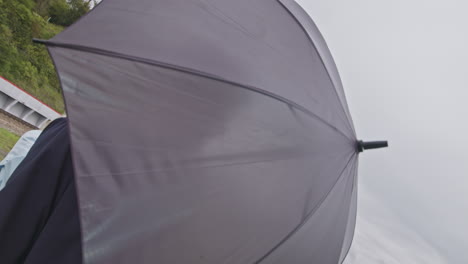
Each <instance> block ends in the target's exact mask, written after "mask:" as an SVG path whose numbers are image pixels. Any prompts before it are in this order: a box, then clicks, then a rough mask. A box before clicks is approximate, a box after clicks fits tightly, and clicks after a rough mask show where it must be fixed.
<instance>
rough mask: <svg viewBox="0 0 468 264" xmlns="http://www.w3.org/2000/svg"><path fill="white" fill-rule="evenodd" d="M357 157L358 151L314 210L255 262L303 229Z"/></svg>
mask: <svg viewBox="0 0 468 264" xmlns="http://www.w3.org/2000/svg"><path fill="white" fill-rule="evenodd" d="M355 157H356V153H355V152H353V153H352V155H351V157H350V158H349V160H348V162H347V163H346V165H345V166H344V168H343V170H342V171H341V173H340V176H339V177H338V179H336V181H335V183H334V184H333V186H332V187H331V188H330V190H328V192H327V194H326V195H324V196H323V197H322V199H321V200H320V202H319V203H318V204H317V205H316V206H315V207H314V208H313V209H312V211H310V213H309V214H308V215H307V216H306V217H305V218H303V220H302V221H301V222H300V223H299V224H298V225H297V226H296V227H295V228H294V229H293V230H292V231H291V232H289V233H288V234H287V235H286V236H285V237H284V238H283V239H282V240H281V241H280V242H278V244H276V245H275V246H274V247H273V248H272V249H270V250H269V251H268V252H267V253H266V254H265V255H263V256H262V257H261V258H259V259H258V260H257V261H255V262H254V263H255V264H259V263H261V262H262V261H263V260H265V259H266V258H267V257H268V256H270V255H271V254H272V253H273V252H274V251H275V250H277V249H278V248H279V247H280V246H281V245H283V244H284V243H285V242H286V241H288V240H289V239H290V238H291V237H292V236H293V235H295V234H296V233H297V232H298V231H299V229H301V228H302V227H303V226H304V225H305V224H306V223H307V221H309V219H310V218H311V217H312V216H313V215H314V214H315V212H316V211H317V210H318V209H319V208H320V206H322V204H323V203H324V202H325V200H326V199H327V197H328V196H329V195H330V193H331V192H332V191H333V189H335V186H336V185H337V184H338V182H339V181H340V179H341V178H342V177H343V174H344V172H345V170H346V168H348V166H349V164H351V161H352V160H353V158H355Z"/></svg>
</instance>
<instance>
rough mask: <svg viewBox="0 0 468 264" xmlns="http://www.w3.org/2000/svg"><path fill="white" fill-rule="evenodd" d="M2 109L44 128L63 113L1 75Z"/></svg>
mask: <svg viewBox="0 0 468 264" xmlns="http://www.w3.org/2000/svg"><path fill="white" fill-rule="evenodd" d="M0 109H1V110H3V111H5V112H7V113H9V114H11V115H13V116H15V117H17V118H19V119H20V120H22V121H24V122H26V123H28V124H30V125H31V126H33V127H35V128H42V127H43V126H44V125H46V124H47V123H48V122H49V121H51V120H54V119H56V118H59V117H60V116H61V115H60V114H59V113H57V112H56V111H55V110H53V109H52V108H50V107H49V106H47V105H46V104H44V103H43V102H41V101H39V100H38V99H36V98H35V97H33V96H31V95H30V94H28V93H27V92H25V91H24V90H22V89H20V88H19V87H17V86H15V85H14V84H12V83H11V82H9V81H8V80H6V79H5V78H3V77H1V76H0Z"/></svg>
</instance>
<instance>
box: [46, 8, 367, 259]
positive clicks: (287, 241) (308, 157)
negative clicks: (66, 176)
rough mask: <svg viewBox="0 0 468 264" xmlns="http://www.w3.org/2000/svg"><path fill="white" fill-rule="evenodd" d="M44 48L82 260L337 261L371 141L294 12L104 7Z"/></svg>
mask: <svg viewBox="0 0 468 264" xmlns="http://www.w3.org/2000/svg"><path fill="white" fill-rule="evenodd" d="M42 42H43V43H45V44H46V45H47V46H48V48H49V51H50V54H51V56H52V58H53V60H54V62H55V65H56V68H57V71H58V74H59V78H60V82H61V85H62V89H63V92H64V97H65V101H66V106H67V114H68V117H69V124H70V135H71V143H72V158H73V164H74V169H75V178H76V183H77V193H78V202H79V210H80V222H81V229H82V244H83V245H82V246H83V252H84V255H83V259H84V262H85V263H325V264H327V263H340V262H342V261H343V259H344V257H345V256H346V253H347V250H348V249H349V246H350V244H351V239H352V235H353V230H354V224H355V216H356V170H357V156H358V155H357V154H358V151H359V150H360V149H359V148H358V146H360V147H361V148H365V147H366V145H365V144H359V143H358V141H357V140H356V134H355V132H354V128H353V124H352V121H351V117H350V114H349V110H348V106H347V104H346V100H345V96H344V91H343V88H342V84H341V81H340V78H339V75H338V71H337V69H336V66H335V64H334V62H333V59H332V57H331V54H330V52H329V50H328V48H327V46H326V44H325V42H324V40H323V38H322V36H321V35H320V33H319V31H318V29H317V28H316V26H315V25H314V23H313V22H312V20H311V19H310V18H309V16H308V15H307V14H306V13H305V12H304V11H303V10H302V9H301V7H300V6H299V5H297V4H296V3H295V2H294V1H291V0H279V1H272V0H259V1H250V0H238V1H230V0H216V1H215V0H196V1H187V0H160V1H155V0H138V1H132V2H131V3H129V2H128V1H125V0H106V1H103V2H102V3H101V4H99V5H98V6H97V7H96V8H95V9H93V10H92V11H91V12H90V13H89V14H88V15H86V16H85V17H84V18H82V19H80V20H79V21H78V22H77V23H75V24H74V25H72V26H71V27H69V28H68V29H66V30H65V31H64V32H62V33H61V34H59V35H57V36H56V37H54V38H53V39H52V40H49V41H42ZM367 147H369V146H367Z"/></svg>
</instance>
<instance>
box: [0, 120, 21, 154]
mask: <svg viewBox="0 0 468 264" xmlns="http://www.w3.org/2000/svg"><path fill="white" fill-rule="evenodd" d="M18 139H19V137H18V136H17V135H15V134H13V133H11V132H10V131H8V130H6V129H4V128H0V160H2V159H3V158H4V157H5V156H6V154H8V152H10V150H11V149H12V148H13V146H15V144H16V142H17V141H18Z"/></svg>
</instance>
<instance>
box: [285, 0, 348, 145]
mask: <svg viewBox="0 0 468 264" xmlns="http://www.w3.org/2000/svg"><path fill="white" fill-rule="evenodd" d="M277 1H278V2H279V3H280V5H281V6H282V7H283V8H284V9H285V10H286V11H287V12H288V13H289V14H290V15H291V17H293V18H294V20H295V21H296V23H297V24H298V25H299V26H300V27H301V29H302V30H303V31H304V33H305V34H306V35H307V38H308V39H309V41H310V42H311V44H312V46H313V47H314V49H315V51H316V52H317V55H318V57H319V59H320V62H322V65H323V66H324V68H325V71H326V72H327V75H328V78H329V79H330V82H331V83H332V85H333V91H334V92H335V94H336V96H337V97H338V101H339V102H340V106H341V109H342V110H343V112H344V114H345V116H346V117H347V120H346V121H347V122H346V123H347V125H348V128H350V129H351V132H352V133H353V134H354V136H356V131H355V130H354V127H353V125H352V121H351V120H352V118H351V115H350V114H349V112H348V111H346V109H345V107H344V105H343V102H342V101H341V99H340V96H339V95H338V92H337V91H336V87H335V83H334V82H333V78H332V77H331V75H330V71H329V69H328V67H327V66H326V64H325V61H324V60H323V57H322V54H321V53H320V52H319V50H318V49H317V46H316V45H315V42H314V40H313V39H312V37H311V36H310V34H309V32H308V31H307V29H306V28H305V26H304V25H303V24H302V23H301V21H300V20H299V19H298V18H297V17H296V16H295V15H294V13H293V11H292V10H291V9H290V8H289V7H288V6H287V4H286V3H285V1H284V0H277ZM293 2H294V3H295V1H293ZM296 4H297V3H296ZM299 7H300V6H299Z"/></svg>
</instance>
